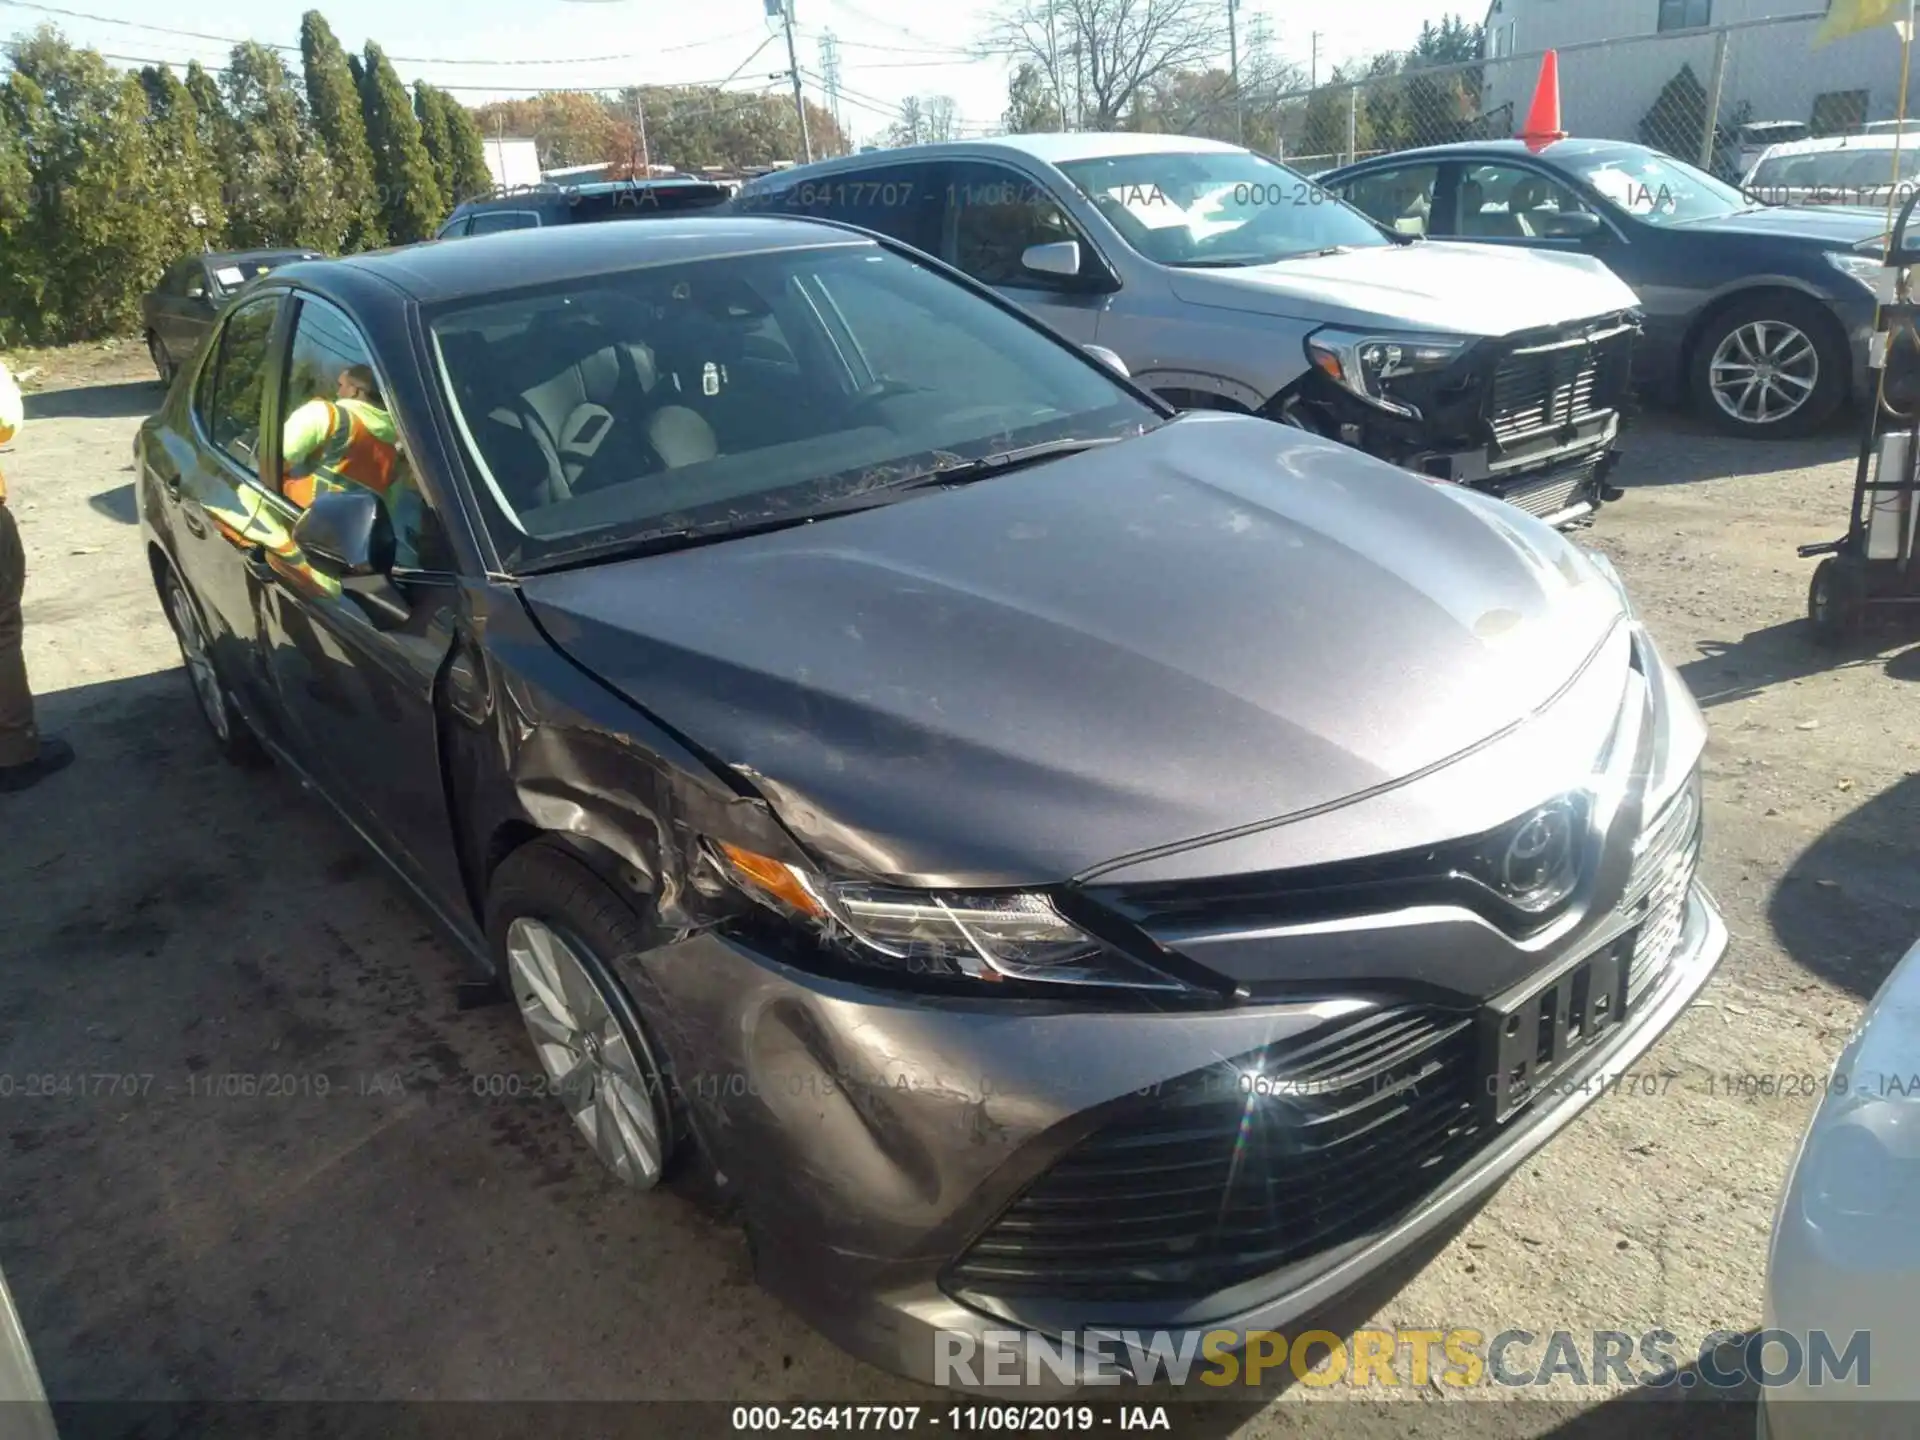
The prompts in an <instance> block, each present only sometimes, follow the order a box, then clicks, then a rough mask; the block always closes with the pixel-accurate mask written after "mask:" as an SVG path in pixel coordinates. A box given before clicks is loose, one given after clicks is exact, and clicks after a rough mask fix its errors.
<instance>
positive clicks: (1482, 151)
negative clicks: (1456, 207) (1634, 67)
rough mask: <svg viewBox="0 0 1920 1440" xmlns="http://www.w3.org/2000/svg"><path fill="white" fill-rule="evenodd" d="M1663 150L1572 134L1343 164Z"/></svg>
mask: <svg viewBox="0 0 1920 1440" xmlns="http://www.w3.org/2000/svg"><path fill="white" fill-rule="evenodd" d="M1659 153H1660V152H1659V151H1656V150H1654V149H1652V148H1651V147H1650V146H1646V145H1635V144H1633V143H1632V142H1631V141H1628V140H1587V139H1580V138H1569V139H1566V140H1554V141H1551V142H1549V143H1547V144H1545V145H1536V144H1529V143H1528V142H1527V141H1525V140H1460V141H1455V142H1454V143H1453V144H1451V145H1423V146H1421V147H1420V148H1418V149H1416V150H1396V151H1394V152H1393V153H1392V154H1391V155H1378V156H1375V157H1373V158H1372V159H1368V160H1362V161H1360V162H1359V163H1358V164H1356V165H1346V166H1342V167H1340V168H1341V169H1345V170H1362V169H1375V168H1379V167H1382V166H1386V165H1392V164H1402V163H1405V162H1406V161H1408V160H1448V159H1455V160H1463V159H1476V160H1484V159H1487V158H1488V157H1494V158H1503V157H1506V156H1509V155H1511V156H1514V157H1519V156H1523V155H1532V156H1534V157H1536V158H1538V159H1543V160H1548V161H1553V160H1570V159H1572V158H1573V157H1575V156H1576V155H1582V156H1584V155H1655V154H1659ZM1328 173H1329V174H1332V173H1336V172H1333V171H1329V172H1328Z"/></svg>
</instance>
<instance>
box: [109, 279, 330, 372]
mask: <svg viewBox="0 0 1920 1440" xmlns="http://www.w3.org/2000/svg"><path fill="white" fill-rule="evenodd" d="M319 254H320V252H319V251H317V250H227V251H216V252H214V253H211V254H205V255H189V256H187V257H186V259H184V260H181V261H179V262H177V263H175V264H174V265H172V266H169V267H168V269H167V273H166V274H164V275H162V276H161V277H160V283H159V284H158V285H155V286H154V287H153V289H151V290H149V291H148V292H147V293H146V294H145V295H143V296H142V297H141V299H140V326H141V330H142V332H143V334H144V338H145V339H146V342H147V354H148V355H150V356H152V357H153V368H154V369H155V370H156V371H157V372H158V373H159V376H160V383H161V384H163V385H170V384H172V383H173V376H174V372H175V371H176V370H178V369H179V367H180V365H181V363H182V362H183V361H185V360H186V359H188V358H189V357H190V356H192V355H193V353H194V352H195V351H196V350H198V349H199V348H200V342H201V341H202V340H205V339H206V338H207V332H208V331H210V330H212V329H213V322H214V319H215V317H217V316H218V315H219V314H220V311H221V310H222V309H223V308H224V307H225V306H226V304H227V303H228V302H229V301H230V300H232V299H233V296H234V292H235V291H237V290H238V289H239V288H240V287H241V286H242V285H244V284H246V283H247V281H249V280H251V279H253V278H254V277H255V276H258V275H264V274H266V273H267V271H269V270H271V269H273V268H274V267H275V266H278V265H290V264H292V263H293V262H294V261H295V260H315V259H318V258H319Z"/></svg>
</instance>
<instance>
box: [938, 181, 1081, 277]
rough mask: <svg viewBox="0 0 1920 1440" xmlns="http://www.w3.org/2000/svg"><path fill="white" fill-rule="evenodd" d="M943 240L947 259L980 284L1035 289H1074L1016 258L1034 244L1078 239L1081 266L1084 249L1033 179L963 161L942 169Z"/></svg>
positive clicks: (1070, 224)
mask: <svg viewBox="0 0 1920 1440" xmlns="http://www.w3.org/2000/svg"><path fill="white" fill-rule="evenodd" d="M945 198H946V202H947V223H946V231H947V239H948V244H947V246H946V250H945V253H946V255H947V256H948V258H949V260H950V263H952V264H953V265H954V266H955V267H956V268H958V269H960V270H964V271H965V272H966V273H967V274H969V275H971V276H972V277H973V278H974V279H976V280H978V281H980V282H981V283H982V284H983V285H1010V286H1020V287H1024V288H1027V289H1035V290H1061V289H1075V288H1078V287H1077V284H1076V282H1075V280H1074V279H1073V277H1071V276H1063V275H1043V274H1040V273H1038V272H1036V271H1033V270H1029V269H1027V267H1026V266H1025V264H1023V263H1022V261H1021V258H1020V257H1021V256H1023V255H1024V254H1025V253H1026V252H1027V250H1028V249H1029V248H1030V247H1031V246H1034V245H1054V244H1058V243H1059V242H1061V241H1063V240H1077V241H1079V242H1080V252H1081V264H1082V265H1085V264H1086V263H1087V259H1088V256H1089V253H1090V252H1089V250H1088V246H1087V242H1086V240H1085V238H1084V237H1083V236H1082V235H1081V234H1080V232H1079V230H1078V229H1077V228H1076V227H1075V225H1074V223H1073V221H1072V220H1070V219H1068V218H1067V213H1066V212H1065V211H1064V210H1062V209H1061V208H1060V204H1059V202H1058V201H1057V200H1055V199H1054V198H1053V196H1052V195H1051V194H1050V193H1049V192H1048V191H1047V189H1046V187H1045V186H1043V185H1041V184H1040V183H1039V182H1038V181H1035V180H1031V179H1028V178H1027V177H1026V176H1025V175H1022V174H1021V173H1020V172H1019V171H1017V170H1010V169H1008V168H1007V167H1006V166H1004V165H985V164H977V163H965V164H959V165H954V166H952V167H951V168H950V169H949V170H948V172H947V184H946V196H945Z"/></svg>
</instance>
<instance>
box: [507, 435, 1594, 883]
mask: <svg viewBox="0 0 1920 1440" xmlns="http://www.w3.org/2000/svg"><path fill="white" fill-rule="evenodd" d="M523 593H524V595H525V598H526V601H527V603H528V605H529V606H530V608H531V610H532V612H533V614H534V616H535V618H536V619H537V621H538V622H539V623H540V625H541V626H542V628H543V629H544V630H545V631H546V633H547V634H548V636H549V637H550V638H551V639H552V641H553V642H554V643H555V644H557V645H558V646H559V647H561V648H562V649H563V650H564V651H565V652H566V653H567V654H568V655H570V656H571V657H573V659H574V660H576V661H577V662H578V663H579V664H580V665H582V666H584V667H585V668H586V669H588V670H589V671H591V672H592V673H593V674H595V675H596V676H598V677H600V678H601V679H602V680H603V681H604V682H605V683H607V684H609V685H610V686H612V687H614V688H616V689H617V690H619V691H620V692H622V693H623V694H625V695H626V696H628V697H629V698H630V699H631V700H632V701H633V702H634V703H635V704H637V705H639V706H640V707H642V708H643V709H644V710H646V711H647V712H649V713H650V714H652V715H653V716H654V717H655V718H656V719H657V720H659V721H660V722H662V723H663V724H665V725H667V726H669V727H671V728H672V729H673V730H675V731H677V732H679V734H680V735H682V736H684V737H686V738H687V739H688V740H690V741H691V742H692V743H693V744H694V745H696V746H698V747H700V748H702V749H704V750H705V751H706V752H707V754H708V755H709V756H710V757H712V758H713V760H714V761H715V763H717V764H719V765H721V766H723V767H728V768H730V769H731V770H732V771H733V772H734V773H735V775H736V776H738V777H741V778H744V779H745V780H746V781H747V782H748V783H750V784H751V785H752V786H754V787H755V788H756V789H757V790H758V791H759V793H760V794H762V795H763V796H765V797H766V798H767V799H768V800H769V801H770V802H771V803H772V804H773V806H774V808H775V810H776V811H777V812H778V813H779V814H780V816H781V818H782V819H783V820H784V821H785V823H786V824H787V826H788V827H789V829H791V830H792V831H793V832H794V833H795V834H796V835H797V836H798V837H799V838H800V839H801V840H802V841H803V842H804V843H806V844H807V845H809V846H810V847H811V848H812V849H813V850H814V852H815V853H816V854H818V855H820V856H822V857H823V858H824V859H826V860H828V861H829V862H830V863H833V864H835V865H838V866H842V867H847V868H850V869H856V870H864V871H868V872H871V873H876V874H879V875H882V876H886V877H889V878H893V879H896V880H900V881H904V882H908V883H920V884H954V885H957V884H1030V883H1036V882H1049V881H1059V880H1064V879H1067V878H1069V877H1071V876H1074V875H1077V874H1080V873H1082V872H1084V871H1086V870H1088V869H1090V868H1092V867H1094V866H1096V865H1099V864H1102V863H1103V862H1108V861H1112V860H1115V859H1117V858H1120V857H1124V856H1128V855H1132V854H1136V853H1138V852H1140V851H1143V850H1146V849H1148V848H1152V847H1164V846H1167V845H1170V844H1178V843H1181V842H1185V841H1189V840H1198V839H1200V838H1204V837H1213V836H1217V835H1219V834H1220V833H1222V832H1225V831H1231V830H1233V829H1235V828H1236V827H1242V826H1248V825H1254V824H1258V823H1261V822H1264V821H1268V820H1271V819H1274V818H1276V817H1282V816H1289V815H1295V814H1298V813H1300V812H1303V811H1309V810H1313V809H1316V808H1318V807H1325V806H1329V805H1333V804H1336V803H1338V802H1340V801H1342V800H1346V799H1348V798H1350V797H1355V796H1359V795H1362V794H1366V793H1370V792H1376V791H1378V790H1379V789H1380V788H1381V787H1385V786H1390V785H1392V784H1394V783H1395V782H1396V781H1400V780H1404V779H1406V778H1407V777H1410V776H1414V775H1417V774H1419V773H1421V772H1422V771H1425V770H1428V769H1429V768H1431V767H1433V766H1436V765H1439V764H1441V763H1442V762H1444V761H1446V760H1448V759H1449V758H1450V757H1453V756H1457V755H1460V754H1461V753H1463V752H1465V751H1468V750H1470V749H1472V748H1474V747H1476V746H1477V745H1478V744H1480V742H1483V741H1485V740H1487V739H1488V738H1489V737H1490V736H1493V735H1495V734H1496V733H1498V732H1500V731H1502V730H1503V729H1505V728H1507V727H1509V726H1511V725H1513V724H1514V723H1515V722H1516V721H1519V720H1521V719H1522V718H1524V717H1525V716H1527V715H1528V714H1529V713H1531V712H1533V711H1535V710H1536V709H1538V708H1540V707H1541V706H1543V705H1544V704H1545V703H1546V702H1547V701H1548V700H1550V699H1551V698H1552V697H1553V696H1554V694H1555V692H1557V691H1559V690H1560V689H1561V688H1562V687H1564V686H1565V685H1566V684H1567V682H1568V681H1569V679H1570V678H1571V677H1572V676H1574V675H1575V674H1576V673H1578V671H1579V670H1580V668H1581V667H1582V666H1583V664H1584V663H1585V662H1586V661H1587V659H1588V657H1589V656H1591V655H1592V654H1593V653H1594V651H1595V649H1596V647H1598V646H1599V644H1600V643H1601V641H1602V640H1603V639H1604V638H1605V637H1606V636H1607V634H1608V633H1609V632H1610V631H1611V630H1612V628H1613V627H1614V625H1615V624H1616V623H1617V621H1618V619H1619V617H1620V615H1621V613H1622V603H1621V599H1620V596H1619V593H1618V591H1617V590H1616V589H1615V588H1614V587H1613V585H1612V584H1611V583H1610V582H1609V581H1607V580H1605V579H1604V578H1602V577H1601V575H1600V573H1599V571H1598V570H1597V569H1596V568H1595V567H1593V566H1592V565H1591V564H1590V563H1589V562H1588V561H1587V560H1586V558H1585V557H1584V555H1583V554H1582V553H1581V552H1580V551H1579V550H1578V549H1577V548H1576V547H1574V546H1573V545H1572V544H1570V543H1569V542H1567V541H1566V540H1564V539H1563V538H1562V537H1560V536H1559V535H1557V534H1556V533H1555V532H1554V531H1552V530H1551V529H1549V528H1547V527H1546V526H1544V525H1541V524H1539V523H1538V522H1536V521H1534V520H1532V519H1531V518H1530V517H1527V516H1525V515H1523V514H1521V512H1519V511H1518V510H1515V509H1512V508H1510V507H1508V506H1505V505H1503V504H1501V503H1499V502H1497V501H1493V500H1490V499H1488V498H1487V497H1484V496H1480V495H1476V494H1473V493H1472V492H1470V491H1466V490H1464V489H1461V488H1459V487H1455V486H1452V485H1441V484H1434V483H1429V482H1426V481H1423V480H1420V479H1417V478H1415V477H1414V476H1411V475H1409V474H1407V473H1406V472H1404V471H1401V470H1398V469H1395V468H1393V467H1391V466H1389V465H1386V464H1385V463H1383V462H1381V461H1378V460H1374V459H1372V458H1370V457H1368V456H1365V455H1362V454H1360V453H1359V452H1357V451H1354V450H1350V449H1346V448H1344V447H1341V446H1338V445H1335V444H1333V443H1331V442H1328V441H1324V440H1320V439H1318V438H1316V437H1313V436H1310V435H1307V434H1305V433H1303V432H1299V431H1295V430H1291V429H1288V428H1284V427H1281V426H1277V425H1274V424H1271V423H1270V422H1267V421H1262V420H1255V419H1252V418H1250V417H1244V416H1226V415H1194V416H1189V417H1186V418H1184V419H1181V420H1178V421H1175V422H1173V423H1171V424H1168V425H1166V426H1164V427H1162V428H1161V429H1159V430H1157V431H1155V432H1153V433H1151V434H1149V435H1146V436H1142V437H1140V438H1138V439H1134V440H1131V441H1126V442H1122V443H1120V444H1118V445H1114V446H1109V447H1106V448H1102V449H1096V450H1092V451H1088V452H1084V453H1082V454H1079V455H1075V456H1071V457H1068V458H1064V459H1061V460H1057V461H1054V462H1051V463H1049V464H1047V465H1045V466H1042V467H1039V468H1035V469H1031V470H1023V471H1017V472H1014V473H1011V474H1009V475H1006V476H1003V477H1000V478H997V479H989V480H984V481H978V482H975V483H974V484H972V485H969V486H965V487H963V488H959V489H955V490H951V491H947V492H941V493H937V494H930V495H920V496H915V497H913V498H909V499H904V500H902V501H899V502H897V503H894V504H891V505H887V506H884V507H881V508H879V509H875V510H869V511H864V512H859V513H856V514H852V515H847V516H842V517H838V518H835V519H833V520H830V521H825V522H822V523H819V524H815V525H810V526H802V527H797V528H794V529H789V530H784V531H778V532H774V533H771V534H766V535H761V536H754V537H743V538H741V539H739V540H733V541H726V542H721V543H717V544H712V545H708V546H704V547H701V548H698V549H694V550H687V551H680V552H676V553H669V554H665V555H656V556H652V557H647V558H642V559H635V560H629V561H620V562H615V563H610V564H605V565H601V566H597V567H593V568H591V569H583V570H578V571H569V572H559V573H555V574H550V575H544V576H533V577H529V578H528V579H527V580H526V581H525V584H524V589H523Z"/></svg>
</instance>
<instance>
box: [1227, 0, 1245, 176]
mask: <svg viewBox="0 0 1920 1440" xmlns="http://www.w3.org/2000/svg"><path fill="white" fill-rule="evenodd" d="M1239 8H1240V0H1227V65H1228V67H1229V69H1228V74H1229V75H1230V76H1231V77H1232V81H1233V138H1234V142H1235V143H1236V144H1240V145H1244V144H1246V143H1247V119H1246V112H1245V111H1244V109H1242V107H1241V104H1240V31H1239V28H1238V27H1237V26H1236V25H1235V24H1234V12H1235V11H1236V10H1238V9H1239Z"/></svg>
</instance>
